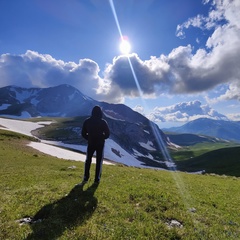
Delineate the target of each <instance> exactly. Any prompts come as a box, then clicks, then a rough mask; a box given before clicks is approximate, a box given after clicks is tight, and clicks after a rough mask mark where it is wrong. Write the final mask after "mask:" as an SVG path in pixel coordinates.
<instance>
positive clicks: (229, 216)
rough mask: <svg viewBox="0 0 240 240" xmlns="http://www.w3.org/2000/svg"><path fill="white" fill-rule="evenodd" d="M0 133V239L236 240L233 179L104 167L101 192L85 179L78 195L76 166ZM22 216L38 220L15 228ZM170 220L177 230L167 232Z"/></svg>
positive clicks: (239, 213) (239, 218)
mask: <svg viewBox="0 0 240 240" xmlns="http://www.w3.org/2000/svg"><path fill="white" fill-rule="evenodd" d="M3 133H6V132H4V131H1V130H0V161H1V169H0V190H1V195H0V202H1V205H0V213H1V218H0V239H11V240H12V239H17V240H19V239H239V238H240V230H239V229H240V206H239V199H240V192H239V188H240V181H239V179H238V178H234V177H220V176H209V175H191V174H185V173H173V172H167V171H157V170H149V169H137V168H129V167H122V166H104V167H103V177H102V182H101V183H100V185H99V186H98V187H96V186H93V185H92V180H91V181H90V182H89V183H88V184H86V185H85V186H84V188H83V189H82V188H81V187H75V184H76V183H77V182H78V181H79V180H80V178H79V176H82V172H83V167H84V166H83V163H81V162H74V161H66V160H59V159H57V158H53V157H50V156H47V155H44V154H42V153H39V152H37V151H35V150H33V149H31V148H28V147H25V145H24V143H25V142H26V140H27V139H26V138H25V137H23V136H21V135H19V134H15V133H8V134H7V135H3ZM73 165H74V166H76V168H75V169H72V168H69V167H70V166H73ZM93 170H94V168H92V171H93ZM92 175H93V172H92ZM192 208H194V209H195V210H192V211H191V209H192ZM25 216H31V217H35V218H36V219H42V221H39V222H37V223H34V224H30V225H29V224H26V225H22V226H20V225H19V223H17V222H16V220H17V219H20V218H23V217H25ZM171 220H177V221H179V222H180V223H181V224H182V225H183V227H182V228H177V227H173V228H169V227H168V226H167V224H166V223H168V222H170V221H171Z"/></svg>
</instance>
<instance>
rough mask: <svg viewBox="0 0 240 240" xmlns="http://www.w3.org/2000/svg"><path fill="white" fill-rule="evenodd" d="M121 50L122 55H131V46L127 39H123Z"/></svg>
mask: <svg viewBox="0 0 240 240" xmlns="http://www.w3.org/2000/svg"><path fill="white" fill-rule="evenodd" d="M119 49H120V51H121V53H122V54H129V53H130V51H131V44H130V42H129V41H128V39H127V37H122V39H121V42H120V46H119Z"/></svg>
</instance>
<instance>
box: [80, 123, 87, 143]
mask: <svg viewBox="0 0 240 240" xmlns="http://www.w3.org/2000/svg"><path fill="white" fill-rule="evenodd" d="M81 134H82V137H83V138H85V139H86V140H88V132H87V128H86V121H85V122H84V123H83V127H82V133H81Z"/></svg>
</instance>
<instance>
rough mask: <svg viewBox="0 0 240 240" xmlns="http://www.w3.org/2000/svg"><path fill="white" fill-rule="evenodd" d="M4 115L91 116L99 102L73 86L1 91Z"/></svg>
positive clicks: (1, 108) (0, 104)
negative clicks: (92, 109) (88, 114)
mask: <svg viewBox="0 0 240 240" xmlns="http://www.w3.org/2000/svg"><path fill="white" fill-rule="evenodd" d="M0 96H1V97H0V115H14V116H18V117H21V116H22V117H24V116H28V117H39V116H41V117H50V116H51V117H64V116H77V115H83V114H86V113H89V109H91V108H92V106H94V105H95V104H97V101H95V100H93V99H91V98H89V97H87V96H85V95H83V94H82V93H81V92H80V91H78V90H77V89H75V88H73V87H71V86H69V85H60V86H57V87H51V88H29V89H28V88H21V87H15V86H8V87H3V88H0Z"/></svg>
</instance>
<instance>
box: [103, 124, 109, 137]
mask: <svg viewBox="0 0 240 240" xmlns="http://www.w3.org/2000/svg"><path fill="white" fill-rule="evenodd" d="M103 132H104V138H105V139H107V138H109V136H110V130H109V127H108V124H107V122H106V121H104V130H103Z"/></svg>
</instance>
